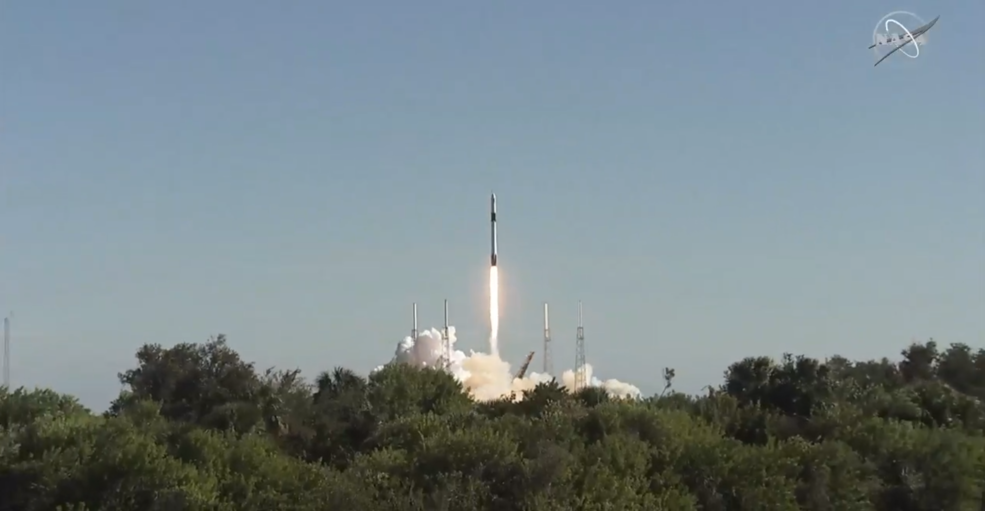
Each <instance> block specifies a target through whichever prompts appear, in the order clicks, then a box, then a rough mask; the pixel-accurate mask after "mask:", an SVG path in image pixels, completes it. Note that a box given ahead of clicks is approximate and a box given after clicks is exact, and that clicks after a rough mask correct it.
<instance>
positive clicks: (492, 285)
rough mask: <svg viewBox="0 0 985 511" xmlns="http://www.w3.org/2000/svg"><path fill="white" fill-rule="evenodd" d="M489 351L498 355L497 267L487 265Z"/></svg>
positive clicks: (495, 355)
mask: <svg viewBox="0 0 985 511" xmlns="http://www.w3.org/2000/svg"><path fill="white" fill-rule="evenodd" d="M489 352H490V353H491V354H492V355H493V356H494V357H499V268H497V267H496V266H491V267H489Z"/></svg>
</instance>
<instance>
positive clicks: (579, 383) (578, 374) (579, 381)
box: [575, 302, 587, 392]
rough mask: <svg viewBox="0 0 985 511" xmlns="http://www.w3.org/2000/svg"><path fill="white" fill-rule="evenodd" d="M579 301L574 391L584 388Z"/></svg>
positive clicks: (582, 318) (582, 333) (583, 332)
mask: <svg viewBox="0 0 985 511" xmlns="http://www.w3.org/2000/svg"><path fill="white" fill-rule="evenodd" d="M583 320H584V317H583V315H582V307H581V302H578V333H577V334H576V336H575V391H576V392H577V391H579V390H581V389H583V388H585V385H586V383H587V382H586V381H585V326H584V322H583Z"/></svg>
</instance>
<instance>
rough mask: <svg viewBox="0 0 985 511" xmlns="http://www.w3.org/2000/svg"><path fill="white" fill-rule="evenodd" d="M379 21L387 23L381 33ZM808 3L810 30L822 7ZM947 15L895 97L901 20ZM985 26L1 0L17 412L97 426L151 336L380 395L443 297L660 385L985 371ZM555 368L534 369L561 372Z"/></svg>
mask: <svg viewBox="0 0 985 511" xmlns="http://www.w3.org/2000/svg"><path fill="white" fill-rule="evenodd" d="M360 3H362V4H363V5H361V6H360V5H359V4H360ZM808 5H813V6H815V7H809V6H808ZM899 9H905V10H911V11H915V12H917V14H919V15H921V16H922V17H923V18H924V19H927V20H929V19H930V18H932V17H934V16H935V15H937V14H940V15H941V19H940V22H939V23H938V25H937V26H936V27H935V28H934V30H933V31H931V33H930V34H929V39H930V42H929V44H928V45H927V46H925V47H924V48H923V49H922V54H921V56H920V57H919V58H918V59H915V60H910V59H907V58H905V57H902V56H899V55H897V56H894V57H893V58H891V59H890V60H888V61H886V62H884V63H883V64H881V65H880V66H879V67H877V68H873V66H872V64H873V62H874V58H873V55H872V54H871V53H870V52H869V51H867V50H866V46H868V44H870V42H871V33H872V30H873V26H874V25H875V24H876V22H877V21H878V20H879V18H881V17H882V16H883V15H884V14H887V13H888V12H890V11H893V10H899ZM982 19H985V4H983V3H982V2H980V1H973V0H956V1H950V2H930V1H929V0H922V1H920V2H912V1H911V2H908V3H905V4H900V3H896V2H890V1H887V0H867V1H858V0H835V1H831V2H791V1H789V0H785V1H779V0H761V1H757V2H724V1H722V2H658V1H655V0H648V1H642V0H634V1H630V0H623V1H619V2H597V1H585V0H565V1H548V0H543V1H537V2H531V1H512V0H511V1H500V2H461V1H451V0H429V1H425V2H410V1H400V2H396V1H391V2H365V3H363V2H329V1H315V0H310V1H301V0H297V1H291V2H260V1H243V0H237V1H232V0H221V1H220V0H212V1H208V2H203V1H194V2H193V1H167V2H130V1H124V0H119V1H89V2H69V1H61V2H40V1H10V2H4V3H3V6H2V7H0V183H2V185H0V186H2V192H0V193H2V200H0V310H13V311H14V317H13V327H14V328H13V331H14V335H15V337H14V345H13V358H14V360H13V380H14V384H15V385H29V386H33V385H43V386H53V387H54V388H56V389H57V390H60V391H63V392H70V393H73V394H76V395H78V396H80V397H81V398H82V399H83V402H85V403H86V404H89V405H91V406H96V407H103V406H105V404H106V403H108V402H109V400H110V399H111V398H112V397H114V396H115V394H116V393H117V391H118V390H119V384H118V383H117V382H116V380H115V375H116V373H117V372H119V371H123V370H125V369H128V368H130V367H132V366H133V364H134V358H133V356H134V353H135V352H136V350H137V348H138V347H139V346H140V345H141V344H143V343H150V342H157V343H162V344H165V345H171V344H174V343H177V342H199V341H204V340H206V339H207V338H208V336H209V335H210V334H214V333H220V332H221V333H226V334H227V335H228V336H229V338H230V342H231V344H232V346H233V347H234V348H236V349H237V350H238V351H239V352H240V353H241V354H242V355H243V356H244V357H245V358H247V359H249V360H254V361H256V362H257V363H258V365H259V366H261V367H266V366H278V367H300V368H301V369H303V370H304V371H305V372H306V373H307V374H309V375H311V376H314V374H316V373H317V372H318V371H320V370H324V369H331V368H332V367H333V366H336V365H344V366H348V367H352V368H354V369H357V370H359V371H363V372H365V371H368V370H369V369H370V368H372V367H373V366H375V365H378V364H380V363H382V362H385V361H386V360H388V359H389V357H390V356H391V355H392V353H393V350H394V347H395V345H396V342H397V341H398V340H399V339H400V338H401V337H402V336H404V335H406V334H407V333H408V331H409V329H410V326H411V325H410V304H411V302H414V301H417V302H418V303H419V307H420V312H421V320H422V326H440V323H441V303H442V300H443V299H444V298H447V299H449V300H450V303H451V315H452V323H453V324H454V325H456V326H457V328H458V329H459V332H460V337H461V341H460V345H461V347H463V348H466V349H467V348H476V349H480V348H484V347H485V343H486V335H487V332H488V319H487V313H486V311H487V301H486V278H487V270H486V267H487V264H488V252H489V249H488V246H489V241H488V229H489V225H488V222H489V219H488V207H489V203H488V197H489V193H490V192H493V191H495V192H496V194H497V196H498V199H499V231H500V240H499V241H500V268H501V275H502V284H501V286H502V288H503V291H502V294H503V297H502V309H503V315H502V332H501V333H502V335H501V338H502V341H501V342H502V345H503V350H504V353H505V356H506V358H508V359H509V360H511V361H512V362H513V363H514V364H516V363H518V362H519V361H520V360H521V359H522V357H523V356H524V355H525V354H526V352H528V351H530V350H533V349H537V350H538V352H539V350H540V342H541V341H540V338H541V302H543V301H545V300H547V301H549V302H550V303H551V306H552V323H553V333H554V338H555V340H556V346H555V362H554V363H555V368H556V369H562V368H570V367H571V366H572V365H573V361H574V334H575V326H576V324H575V316H576V310H577V301H578V300H579V299H580V300H583V301H584V303H585V321H586V324H585V329H586V337H587V354H588V360H589V362H591V363H593V365H595V367H596V372H597V374H598V375H599V376H601V377H603V378H611V377H617V378H620V379H624V380H628V381H630V382H633V383H635V384H637V385H639V386H640V387H641V388H643V390H644V391H645V392H648V393H649V392H653V391H656V390H658V389H659V387H660V386H661V381H660V369H661V368H662V367H664V366H672V367H674V368H676V371H677V375H678V385H679V387H680V388H681V389H682V390H688V391H696V390H698V389H699V388H701V387H702V386H703V385H706V384H711V383H716V384H717V383H719V382H720V381H721V374H722V371H723V370H724V369H725V367H726V366H727V364H729V363H731V362H733V361H735V360H738V359H740V358H741V357H744V356H747V355H760V354H765V355H775V356H778V355H780V354H782V353H783V352H785V351H789V352H794V353H806V354H809V355H814V356H827V355H831V354H835V353H838V354H843V355H845V356H849V357H857V358H869V357H881V356H890V357H893V356H896V355H898V353H899V351H900V350H901V349H902V348H903V347H904V346H905V345H906V344H907V343H909V342H910V341H911V340H914V339H920V340H924V339H926V338H929V337H934V338H936V339H937V340H938V341H939V342H943V343H949V342H964V343H968V344H971V345H973V346H976V347H979V346H982V345H985V66H983V65H982V62H983V61H985V39H983V38H982V33H981V23H980V22H979V21H980V20H982ZM539 365H540V362H539V358H538V361H537V366H539Z"/></svg>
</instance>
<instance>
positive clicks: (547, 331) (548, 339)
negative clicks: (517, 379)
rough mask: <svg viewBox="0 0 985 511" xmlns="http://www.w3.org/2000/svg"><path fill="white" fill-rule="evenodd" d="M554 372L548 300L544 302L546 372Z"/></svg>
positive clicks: (547, 373) (548, 373)
mask: <svg viewBox="0 0 985 511" xmlns="http://www.w3.org/2000/svg"><path fill="white" fill-rule="evenodd" d="M553 373H554V359H553V358H552V356H551V322H550V319H549V316H548V312H547V302H544V374H546V375H548V376H550V375H551V374H553Z"/></svg>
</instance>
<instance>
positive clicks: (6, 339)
mask: <svg viewBox="0 0 985 511" xmlns="http://www.w3.org/2000/svg"><path fill="white" fill-rule="evenodd" d="M3 386H4V387H6V388H7V390H8V391H9V390H10V318H9V317H7V318H3Z"/></svg>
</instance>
